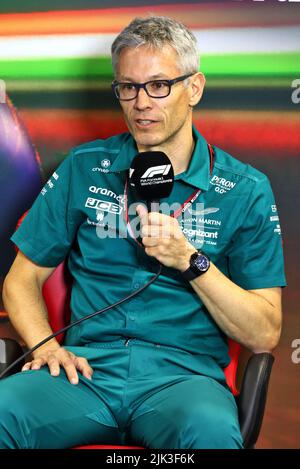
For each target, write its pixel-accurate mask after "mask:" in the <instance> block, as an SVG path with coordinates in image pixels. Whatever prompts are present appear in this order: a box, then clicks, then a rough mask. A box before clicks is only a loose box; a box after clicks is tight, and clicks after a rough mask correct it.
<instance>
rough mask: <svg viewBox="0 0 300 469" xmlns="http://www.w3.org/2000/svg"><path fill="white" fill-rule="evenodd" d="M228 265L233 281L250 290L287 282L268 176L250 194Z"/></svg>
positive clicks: (276, 215)
mask: <svg viewBox="0 0 300 469" xmlns="http://www.w3.org/2000/svg"><path fill="white" fill-rule="evenodd" d="M228 267H229V275H230V278H231V279H232V281H233V282H235V283H236V284H238V285H239V286H241V287H242V288H244V289H247V290H252V289H259V288H271V287H278V286H281V287H284V286H286V278H285V273H284V257H283V249H282V237H281V229H280V223H279V217H278V212H277V207H276V203H275V200H274V195H273V191H272V188H271V185H270V182H269V180H268V178H267V177H265V178H263V179H261V180H259V181H258V182H257V184H256V187H255V188H253V191H252V192H251V194H250V197H249V198H248V202H247V207H245V211H244V219H243V222H242V224H241V226H240V228H239V230H238V232H237V233H236V235H235V236H234V239H233V240H232V244H231V247H230V249H229V252H228Z"/></svg>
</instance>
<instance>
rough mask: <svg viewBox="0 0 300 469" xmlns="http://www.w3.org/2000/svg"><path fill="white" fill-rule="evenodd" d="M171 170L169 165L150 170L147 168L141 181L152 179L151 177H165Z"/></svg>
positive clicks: (154, 167) (153, 167)
mask: <svg viewBox="0 0 300 469" xmlns="http://www.w3.org/2000/svg"><path fill="white" fill-rule="evenodd" d="M170 169H171V165H170V164H162V165H160V166H152V168H148V169H147V171H145V172H144V174H143V176H142V179H144V178H152V177H153V176H158V175H161V176H165V175H166V174H168V172H169V171H170Z"/></svg>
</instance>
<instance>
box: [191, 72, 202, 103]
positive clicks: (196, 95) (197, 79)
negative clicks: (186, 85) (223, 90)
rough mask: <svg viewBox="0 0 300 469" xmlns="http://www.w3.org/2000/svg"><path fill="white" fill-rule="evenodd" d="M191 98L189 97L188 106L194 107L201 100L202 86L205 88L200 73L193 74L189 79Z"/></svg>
mask: <svg viewBox="0 0 300 469" xmlns="http://www.w3.org/2000/svg"><path fill="white" fill-rule="evenodd" d="M190 80H191V83H190V87H191V96H190V106H192V107H194V106H196V104H198V103H199V101H200V99H201V98H202V94H203V90H204V86H205V81H206V80H205V76H204V75H203V73H201V72H197V73H195V75H193V76H192V77H191V78H190Z"/></svg>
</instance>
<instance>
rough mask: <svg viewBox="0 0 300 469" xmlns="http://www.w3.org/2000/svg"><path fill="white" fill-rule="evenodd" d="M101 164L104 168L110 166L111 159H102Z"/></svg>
mask: <svg viewBox="0 0 300 469" xmlns="http://www.w3.org/2000/svg"><path fill="white" fill-rule="evenodd" d="M101 166H102V168H104V169H107V168H109V167H110V161H109V160H108V159H105V160H102V161H101Z"/></svg>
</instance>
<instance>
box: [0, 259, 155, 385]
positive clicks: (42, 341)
mask: <svg viewBox="0 0 300 469" xmlns="http://www.w3.org/2000/svg"><path fill="white" fill-rule="evenodd" d="M161 271H162V264H159V270H158V272H157V273H156V274H155V275H154V277H152V278H151V279H150V280H149V282H147V283H146V285H143V286H142V287H141V288H139V289H138V290H136V291H135V292H133V293H130V295H128V296H125V297H124V298H122V299H121V300H118V301H116V302H115V303H113V304H112V305H109V306H105V308H102V309H100V310H99V311H96V312H94V313H91V314H88V315H87V316H84V317H83V318H80V319H78V320H77V321H75V322H73V323H71V324H69V325H68V326H65V327H63V328H62V329H60V330H59V331H57V332H54V333H53V334H51V335H49V336H48V337H46V338H45V339H43V340H41V342H39V343H38V344H36V345H35V346H34V347H32V348H31V349H29V350H28V351H27V352H25V353H23V354H22V355H21V356H20V357H19V358H17V360H15V361H14V362H13V363H11V364H10V365H9V366H8V367H7V368H6V369H5V370H4V371H2V373H1V374H0V379H1V378H2V377H3V376H4V375H6V373H7V372H8V371H9V370H11V369H12V368H13V367H14V366H16V365H17V364H18V363H19V362H20V361H22V360H24V359H25V358H26V357H27V356H28V355H30V354H31V353H32V352H34V351H35V350H36V349H37V348H39V347H41V346H42V345H44V344H45V343H46V342H48V340H51V339H53V338H54V337H56V336H57V335H59V334H62V333H63V332H66V331H67V330H68V329H71V327H74V326H78V324H80V323H81V322H83V321H86V320H87V319H91V318H93V317H94V316H97V315H98V314H102V313H105V311H108V310H109V309H111V308H114V307H115V306H119V305H120V304H122V303H124V302H125V301H127V300H130V299H131V298H133V297H134V296H136V295H138V294H139V293H141V292H142V291H143V290H145V289H146V288H147V287H149V285H151V284H152V283H153V282H155V280H156V279H157V278H158V277H159V276H160V274H161Z"/></svg>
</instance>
